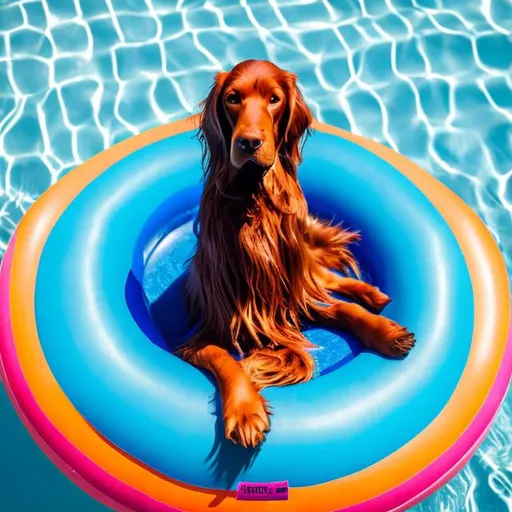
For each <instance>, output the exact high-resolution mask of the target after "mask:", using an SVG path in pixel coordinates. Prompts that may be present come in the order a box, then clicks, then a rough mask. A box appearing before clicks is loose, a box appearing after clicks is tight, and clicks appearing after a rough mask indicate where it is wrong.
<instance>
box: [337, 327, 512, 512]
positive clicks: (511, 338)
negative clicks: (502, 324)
mask: <svg viewBox="0 0 512 512" xmlns="http://www.w3.org/2000/svg"><path fill="white" fill-rule="evenodd" d="M502 361H503V362H502V364H501V366H500V369H499V372H498V375H497V377H496V380H495V381H494V384H493V386H492V388H491V391H490V392H489V395H488V397H487V399H486V400H485V402H484V404H483V406H482V408H481V409H480V411H479V412H478V414H477V415H476V416H475V418H474V419H473V421H472V422H471V424H470V425H469V427H468V428H467V429H466V431H465V432H464V434H463V435H462V436H461V437H460V438H459V439H458V440H457V442H456V443H455V444H454V445H453V446H452V447H451V448H450V449H449V450H447V451H446V452H445V453H444V454H443V455H441V456H440V457H439V458H438V459H437V460H436V461H435V462H433V463H432V464H431V465H430V466H428V467H426V468H425V469H424V470H423V471H421V472H420V473H418V474H417V475H416V476H414V477H413V478H411V479H409V480H407V481H406V482H404V483H402V484H400V485H399V486H398V487H395V488H394V489H391V490H389V491H387V492H386V493H384V494H381V495H380V496H377V497H375V498H373V499H371V500H368V501H365V502H364V503H359V504H358V505H354V506H352V507H346V508H344V509H341V510H339V511H338V512H342V511H343V512H379V511H388V512H390V511H392V512H398V511H402V510H407V509H408V508H410V507H412V506H414V505H416V504H417V503H419V502H420V501H422V500H423V499H425V498H426V497H427V496H429V495H430V494H431V493H432V492H434V491H436V490H437V489H439V488H440V487H441V486H442V485H444V484H445V483H446V482H447V481H448V480H449V479H450V478H452V477H454V476H455V475H456V474H457V473H458V472H459V471H460V470H461V469H462V467H463V466H464V465H465V464H466V462H468V460H469V459H470V458H471V456H472V455H473V454H474V453H475V451H476V450H477V448H478V446H479V445H480V443H481V442H483V440H484V439H485V437H486V435H487V434H488V432H489V430H490V429H491V426H492V421H493V419H494V417H495V416H496V414H497V413H498V411H499V408H500V406H501V404H502V403H503V400H504V399H505V396H506V394H507V389H508V386H509V383H510V376H511V374H512V326H511V327H509V332H508V337H507V345H506V348H505V353H504V354H503V359H502ZM397 503H401V505H398V506H397ZM393 507H394V508H393Z"/></svg>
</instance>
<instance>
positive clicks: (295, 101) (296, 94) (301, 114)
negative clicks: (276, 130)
mask: <svg viewBox="0 0 512 512" xmlns="http://www.w3.org/2000/svg"><path fill="white" fill-rule="evenodd" d="M283 85H284V87H285V90H286V92H287V106H286V111H285V113H284V116H283V119H282V124H281V127H282V131H281V130H280V133H281V134H282V137H283V138H282V145H283V149H284V153H285V157H286V158H287V160H289V161H290V163H291V164H292V165H293V166H294V167H295V168H296V167H297V166H298V165H299V164H300V162H301V160H302V154H301V152H302V147H301V140H302V139H303V137H304V136H305V135H308V134H309V128H310V126H311V123H312V122H313V116H312V115H311V111H310V110H309V108H308V106H307V105H306V102H305V101H304V98H303V96H302V93H301V92H300V90H299V88H298V87H297V75H295V74H293V73H286V74H285V76H284V83H283Z"/></svg>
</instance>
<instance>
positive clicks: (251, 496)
mask: <svg viewBox="0 0 512 512" xmlns="http://www.w3.org/2000/svg"><path fill="white" fill-rule="evenodd" d="M236 499H237V500H245V501H280V500H287V499H288V482H270V483H269V482H267V483H255V482H240V483H239V484H238V487H237V488H236Z"/></svg>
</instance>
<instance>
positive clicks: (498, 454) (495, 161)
mask: <svg viewBox="0 0 512 512" xmlns="http://www.w3.org/2000/svg"><path fill="white" fill-rule="evenodd" d="M511 33H512V4H511V2H510V0H482V1H481V2H479V1H474V0H330V1H329V0H317V1H314V0H268V1H263V0H257V1H254V0H240V1H239V2H236V1H235V0H209V1H206V2H205V1H197V0H190V1H187V0H21V1H19V0H16V1H14V0H0V177H1V179H0V257H1V255H2V254H3V252H4V251H5V248H6V245H7V242H8V240H9V238H10V236H11V234H12V233H13V231H14V229H15V228H16V225H17V223H18V222H19V220H20V218H21V217H22V215H23V214H24V212H25V211H26V210H27V208H28V207H29V206H30V205H31V204H32V203H33V202H34V201H35V199H36V198H37V197H38V196H39V195H40V194H41V193H42V192H43V191H44V190H45V189H46V188H48V186H49V185H50V184H52V183H54V182H55V181H56V180H58V179H59V178H61V177H62V176H63V175H65V174H66V173H67V172H69V171H70V170H72V169H73V168H75V167H76V166H77V165H78V164H79V163H81V162H83V161H85V160H87V159H88V158H90V157H91V156H93V155H95V154H96V153H98V152H99V151H101V150H103V149H105V148H107V147H110V146H111V145H112V144H114V143H116V142H118V141H120V140H123V139H125V138H127V137H129V136H131V135H133V134H137V133H140V132H142V131H144V130H147V129H148V128H151V127H153V126H156V125H159V124H162V123H166V122H170V121H173V120H176V119H179V118H182V117H184V116H186V115H188V114H190V113H192V112H195V111H197V108H196V105H197V103H198V102H199V101H200V100H201V99H202V98H204V96H205V95H206V93H207V91H208V88H209V86H210V84H211V80H212V74H213V73H214V72H215V71H218V70H221V69H229V68H230V67H231V66H233V65H234V64H235V63H237V62H238V61H240V60H244V59H247V58H257V59H270V60H272V61H273V62H275V63H276V64H277V65H279V66H281V67H283V68H285V69H288V70H290V71H293V72H295V73H297V74H298V75H299V78H300V82H301V87H302V90H303V92H304V95H305V97H306V99H307V102H308V104H309V105H310V107H311V108H312V110H313V113H314V115H315V116H316V117H317V118H318V119H320V120H322V121H325V122H327V123H331V124H334V125H337V126H339V127H341V128H344V129H347V130H350V131H352V132H354V133H357V134H361V135H363V136H365V137H368V138H371V139H374V140H377V141H379V142H381V143H383V144H386V145H388V146H390V147H392V148H394V149H395V150H397V151H399V152H400V153H402V154H403V155H405V156H407V157H408V158H409V159H411V160H412V161H414V162H415V163H417V164H418V165H420V166H421V167H423V168H424V169H425V170H427V171H428V172H430V173H431V174H433V175H434V176H435V177H437V178H438V179H439V180H441V181H442V182H443V183H445V184H446V185H447V186H448V187H450V188H451V189H452V190H454V191H455V192H456V193H457V194H458V195H459V196H460V197H462V198H463V199H464V200H465V201H466V202H467V203H469V204H470V205H471V206H472V207H473V208H474V209H475V211H476V212H477V213H478V214H479V215H480V217H481V218H482V220H483V221H484V222H485V223H486V225H487V226H488V227H489V229H490V230H491V232H492V233H493V235H494V236H495V238H496V240H497V242H498V244H499V245H500V248H501V250H502V252H503V255H504V257H505V260H506V263H507V267H508V269H509V271H510V270H511V269H512V215H511V212H512V178H511V176H512V78H511V77H512V38H511ZM511 400H512V399H511V398H510V396H509V397H508V398H507V400H506V402H505V404H504V405H503V407H502V409H501V412H500V413H499V415H498V417H497V419H496V421H495V424H494V426H493V428H492V430H491V432H490V434H489V436H488V437H487V439H486V441H485V442H484V443H483V445H482V447H481V448H480V449H479V450H478V452H477V454H476V455H475V456H474V457H473V458H472V459H471V461H470V462H469V464H467V465H466V467H465V468H464V470H463V471H462V472H461V473H460V474H459V475H458V476H457V477H456V478H454V479H453V480H452V481H451V482H450V483H449V484H448V485H446V486H445V487H444V488H443V489H442V490H441V491H439V492H438V493H436V494H435V495H434V496H432V497H431V498H429V499H428V500H426V501H425V502H424V503H422V504H421V505H419V506H418V507H416V508H415V510H417V511H436V512H437V511H460V510H467V511H471V512H473V511H484V512H485V511H498V512H499V511H508V510H512V418H511V415H512V412H511V407H510V405H511V403H512V402H511ZM0 411H1V415H2V421H1V423H0V449H1V451H2V458H1V462H0V496H1V497H2V500H3V505H5V510H9V511H11V510H12V511H13V512H18V511H25V510H26V511H32V510H44V511H46V510H52V511H58V510H69V509H71V508H73V509H74V510H77V511H78V510H84V511H85V510H87V511H95V510H103V508H102V507H101V506H100V505H98V504H96V503H94V502H93V501H92V500H91V499H89V498H88V497H87V496H85V495H84V494H83V493H82V492H81V491H79V490H78V489H76V488H75V487H74V486H73V485H72V484H70V483H69V482H68V481H67V480H66V479H65V477H63V476H62V475H61V474H60V473H59V472H58V471H57V470H56V469H54V468H53V466H52V465H51V464H50V463H49V462H48V461H47V460H46V458H45V456H44V455H42V454H41V453H40V452H39V451H38V450H37V449H36V448H35V445H34V444H33V442H32V441H31V440H30V439H29V437H28V434H26V432H25V431H24V429H23V428H22V427H21V425H20V423H19V421H18V419H17V418H16V416H15V414H14V412H13V410H12V408H11V406H10V405H9V403H8V402H7V398H6V397H5V394H4V393H3V392H2V394H1V395H0ZM2 508H4V506H3V507H2Z"/></svg>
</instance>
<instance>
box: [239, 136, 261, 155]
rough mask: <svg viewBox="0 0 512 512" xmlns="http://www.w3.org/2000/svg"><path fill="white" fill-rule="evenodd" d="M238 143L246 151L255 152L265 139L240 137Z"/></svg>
mask: <svg viewBox="0 0 512 512" xmlns="http://www.w3.org/2000/svg"><path fill="white" fill-rule="evenodd" d="M237 144H238V147H239V148H240V149H241V150H242V151H243V152H244V153H254V152H255V151H256V150H257V149H258V148H260V147H261V145H262V144H263V141H262V140H261V139H254V138H246V137H238V140H237Z"/></svg>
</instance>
